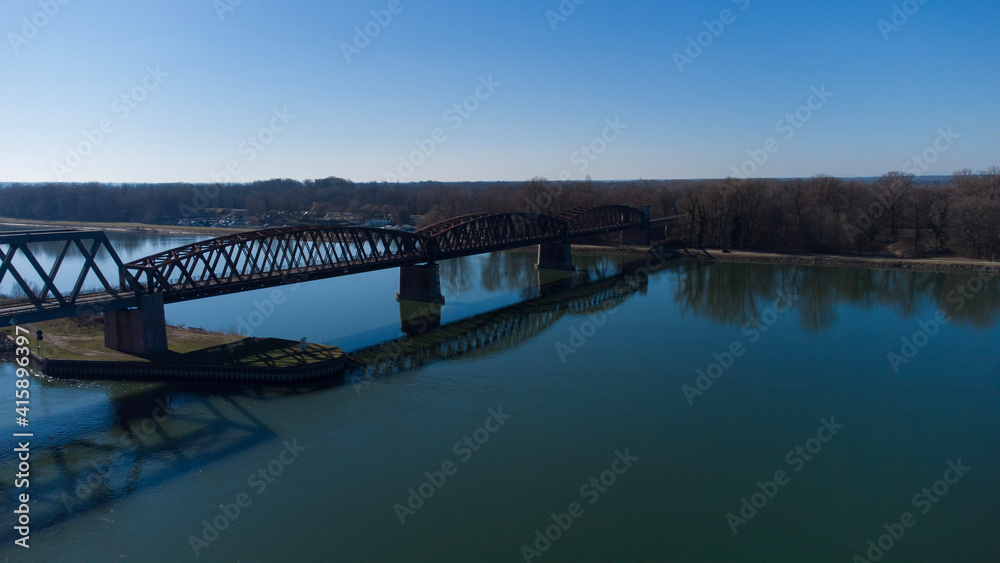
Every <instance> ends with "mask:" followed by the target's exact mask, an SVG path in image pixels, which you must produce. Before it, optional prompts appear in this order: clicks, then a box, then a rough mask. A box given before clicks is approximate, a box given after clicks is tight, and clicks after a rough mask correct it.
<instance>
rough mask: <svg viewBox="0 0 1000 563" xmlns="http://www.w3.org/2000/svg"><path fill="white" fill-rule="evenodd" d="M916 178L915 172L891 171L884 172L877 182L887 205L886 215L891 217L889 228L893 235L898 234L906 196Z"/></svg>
mask: <svg viewBox="0 0 1000 563" xmlns="http://www.w3.org/2000/svg"><path fill="white" fill-rule="evenodd" d="M914 179H915V177H914V175H913V174H906V173H904V172H889V173H887V174H883V175H882V177H881V178H879V179H878V180H877V181H876V182H875V189H876V192H877V193H878V196H879V198H880V199H881V200H882V204H883V205H884V206H885V211H886V216H887V217H888V219H889V230H890V232H891V233H892V236H893V237H895V236H897V235H898V231H897V227H898V224H899V219H900V218H901V216H902V213H903V207H904V205H905V202H906V196H907V194H908V193H909V192H910V190H911V189H912V188H913V184H914Z"/></svg>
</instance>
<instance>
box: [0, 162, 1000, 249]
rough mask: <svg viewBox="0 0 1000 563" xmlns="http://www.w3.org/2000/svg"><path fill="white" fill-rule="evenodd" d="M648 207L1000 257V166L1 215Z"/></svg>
mask: <svg viewBox="0 0 1000 563" xmlns="http://www.w3.org/2000/svg"><path fill="white" fill-rule="evenodd" d="M603 204H622V205H633V206H641V205H649V206H650V208H651V216H652V217H653V218H657V217H664V216H672V215H682V216H683V218H682V219H681V220H680V221H679V224H678V227H677V228H676V229H674V236H675V237H676V238H678V239H679V240H678V241H677V242H678V243H680V244H684V245H686V246H690V247H707V248H724V249H744V250H758V251H804V252H821V253H838V254H888V253H892V254H895V255H909V256H938V255H940V256H958V257H968V258H980V259H995V257H996V255H997V253H998V251H1000V166H995V167H992V168H990V169H989V170H985V171H980V172H973V171H971V170H961V171H959V172H957V173H955V174H954V175H953V176H952V177H951V179H950V181H948V182H944V183H940V184H925V183H920V182H918V179H917V178H916V177H914V176H913V175H911V174H906V173H902V172H889V173H887V174H884V175H883V176H881V177H879V178H874V179H871V180H849V179H840V178H835V177H832V176H825V175H820V176H814V177H812V178H803V179H780V180H779V179H754V178H751V179H735V178H727V179H723V180H634V181H615V182H596V181H590V180H587V181H572V182H562V181H549V180H547V179H545V178H539V177H536V178H533V179H531V180H527V181H524V182H448V183H444V182H418V183H405V184H404V183H386V182H380V183H355V182H352V181H350V180H345V179H341V178H333V177H331V178H324V179H318V180H307V181H304V182H302V181H296V180H288V179H274V180H267V181H258V182H253V183H246V184H185V183H175V184H98V183H88V184H57V183H53V184H11V185H6V186H5V187H3V188H2V189H0V216H3V217H8V218H16V219H27V220H39V221H45V220H64V221H87V222H136V223H153V224H176V223H177V222H178V221H179V220H182V219H185V218H192V217H204V216H212V215H214V214H220V213H227V212H232V211H235V210H240V211H242V212H243V213H244V214H245V216H246V218H247V223H248V225H262V224H265V223H268V221H273V220H274V218H275V217H274V216H275V214H277V213H298V214H301V213H302V212H306V211H308V212H309V215H308V217H310V218H316V217H323V216H325V215H326V214H327V213H336V212H349V213H353V214H355V215H356V216H357V217H362V218H374V217H387V218H390V219H391V220H392V221H393V222H395V223H397V224H402V223H406V222H409V221H411V220H412V218H414V217H416V218H417V223H418V225H426V224H430V223H433V222H436V221H438V220H441V219H445V218H448V217H454V216H457V215H462V214H465V213H474V212H482V211H505V212H527V213H542V214H553V215H555V214H558V213H561V212H562V211H565V210H567V209H571V208H574V207H579V206H587V205H603Z"/></svg>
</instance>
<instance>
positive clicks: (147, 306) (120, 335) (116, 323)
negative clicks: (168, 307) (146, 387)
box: [104, 294, 167, 356]
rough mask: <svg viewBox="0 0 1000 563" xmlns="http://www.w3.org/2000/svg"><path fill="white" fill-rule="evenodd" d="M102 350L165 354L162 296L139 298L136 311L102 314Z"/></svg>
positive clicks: (165, 323) (165, 327)
mask: <svg viewBox="0 0 1000 563" xmlns="http://www.w3.org/2000/svg"><path fill="white" fill-rule="evenodd" d="M104 347H105V348H110V349H112V350H118V351H120V352H125V353H128V354H139V355H143V356H151V355H156V354H163V353H164V352H166V351H167V320H166V316H165V314H164V311H163V296H162V295H159V294H155V295H142V296H140V297H139V307H138V308H137V309H125V310H120V311H108V312H106V313H104Z"/></svg>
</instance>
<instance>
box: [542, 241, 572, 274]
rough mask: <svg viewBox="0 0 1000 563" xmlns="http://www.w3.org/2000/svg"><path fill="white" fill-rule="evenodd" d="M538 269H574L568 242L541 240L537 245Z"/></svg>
mask: <svg viewBox="0 0 1000 563" xmlns="http://www.w3.org/2000/svg"><path fill="white" fill-rule="evenodd" d="M535 267H536V268H538V269H539V270H575V269H576V268H575V267H574V266H573V251H572V247H571V246H570V244H569V243H568V242H543V243H541V244H539V245H538V262H537V263H535Z"/></svg>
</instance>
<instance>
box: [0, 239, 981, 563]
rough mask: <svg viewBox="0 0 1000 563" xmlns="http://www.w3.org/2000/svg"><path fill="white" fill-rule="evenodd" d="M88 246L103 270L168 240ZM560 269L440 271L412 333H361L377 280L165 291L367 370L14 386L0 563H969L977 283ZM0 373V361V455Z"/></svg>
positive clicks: (366, 328)
mask: <svg viewBox="0 0 1000 563" xmlns="http://www.w3.org/2000/svg"><path fill="white" fill-rule="evenodd" d="M112 239H113V243H114V245H115V247H116V249H118V251H119V253H120V254H121V255H122V258H123V259H124V260H126V261H127V260H130V259H133V258H138V257H141V256H144V255H147V254H151V253H153V252H157V251H159V250H163V249H166V248H170V247H173V246H177V245H179V244H185V243H188V242H192V241H194V240H196V239H195V238H193V237H183V236H149V235H125V234H121V235H112ZM53 252H55V251H53ZM575 260H576V262H577V267H578V272H577V275H576V276H575V277H574V279H572V280H563V281H561V282H557V283H556V284H552V283H549V282H551V281H552V279H555V278H558V276H550V275H549V274H548V273H544V272H543V273H542V276H543V279H541V280H540V275H539V273H538V272H536V270H535V269H534V267H533V262H534V256H532V255H530V254H525V253H503V254H492V255H481V256H475V257H469V258H464V259H459V260H451V261H447V262H444V263H442V265H441V266H442V269H441V272H442V288H443V293H444V294H445V298H446V302H447V304H446V306H445V307H444V310H443V312H442V321H441V322H442V325H443V328H442V330H441V331H438V332H437V333H435V334H436V336H435V337H434V338H435V340H434V341H433V342H431V343H428V344H427V346H426V347H425V350H424V352H413V351H412V350H411V349H410V348H405V347H400V346H394V345H382V346H380V343H383V342H385V341H388V340H392V339H399V338H400V337H403V334H402V333H401V331H400V328H401V327H400V317H401V312H400V308H399V305H398V304H397V303H396V301H395V299H394V292H395V291H396V290H397V284H398V274H397V271H396V270H386V271H379V272H373V273H368V274H362V275H355V276H348V277H343V278H334V279H329V280H322V281H316V282H309V283H306V284H301V285H298V286H288V287H283V288H280V289H277V290H261V291H257V292H251V293H242V294H237V295H229V296H222V297H216V298H211V299H205V300H200V301H192V302H187V303H181V304H176V305H169V306H167V309H166V313H167V320H168V322H170V323H172V324H184V325H187V326H193V327H202V328H205V329H208V330H239V331H241V332H243V333H246V334H252V335H254V336H273V337H280V338H287V339H294V340H297V339H299V338H301V337H307V338H308V339H309V340H310V341H313V342H324V343H328V344H332V345H336V346H340V347H342V348H344V349H345V350H348V351H354V350H357V349H360V348H366V347H368V348H369V350H376V351H377V350H383V351H385V354H383V356H385V357H390V360H391V361H388V362H383V364H380V365H379V367H377V369H369V370H358V371H353V372H351V373H349V374H348V375H347V376H345V379H344V381H342V382H333V383H331V384H330V385H327V386H323V387H320V388H305V389H290V390H289V389H249V390H248V389H239V388H230V389H218V388H208V387H205V388H200V387H196V386H179V385H167V384H156V385H148V384H143V385H140V384H132V383H121V382H118V383H112V382H71V381H58V380H52V379H49V378H47V377H45V376H44V375H37V376H35V377H34V378H33V379H32V384H31V416H30V428H29V430H30V431H31V432H33V434H34V436H33V437H32V438H31V439H30V455H31V459H30V461H31V469H30V485H31V486H30V489H29V490H30V494H31V503H30V545H31V549H30V551H29V550H25V549H23V548H20V547H16V546H15V545H14V543H13V542H14V540H15V539H16V538H17V537H18V535H17V532H15V531H14V529H13V524H12V523H13V522H14V518H15V514H14V510H15V509H17V508H18V503H17V502H16V499H15V489H14V486H13V485H14V478H15V474H16V473H17V472H18V470H17V466H16V459H15V458H14V454H13V453H8V454H5V455H4V457H3V462H2V464H0V475H3V476H4V477H3V479H2V482H3V485H2V488H3V491H2V494H0V510H2V512H3V514H4V516H3V518H4V522H7V525H5V526H4V530H5V531H4V532H3V534H2V535H3V538H4V541H3V544H2V547H0V556H2V557H5V558H9V560H10V561H111V560H122V559H127V560H131V561H188V560H195V559H202V560H208V561H288V560H295V561H395V560H406V561H416V560H420V561H424V560H426V561H477V560H482V561H524V560H530V561H537V560H542V561H636V560H648V561H680V562H686V561H761V562H764V561H767V562H774V561H810V562H824V561H844V562H848V561H859V560H868V561H874V560H876V559H881V560H885V561H935V562H936V561H996V560H997V559H998V556H1000V536H998V535H997V534H996V529H997V528H998V526H1000V494H998V493H1000V471H998V469H1000V448H998V444H1000V382H998V379H997V371H998V367H1000V350H998V347H997V338H998V335H1000V332H998V328H1000V327H998V325H1000V281H998V280H997V279H991V278H989V277H987V276H984V275H976V274H951V273H927V272H910V271H885V270H867V269H850V268H825V267H803V266H789V265H751V264H727V263H712V264H706V263H698V262H687V261H671V262H667V263H665V264H662V265H661V264H658V262H651V263H652V264H653V265H654V266H656V267H654V268H652V271H650V272H649V273H648V276H645V275H643V274H645V273H646V270H645V269H640V270H638V271H635V269H634V265H632V266H631V267H629V266H628V265H626V263H627V262H628V261H629V260H630V259H627V258H624V257H619V256H577V257H575ZM67 267H68V266H67ZM622 268H625V271H626V272H628V273H629V275H627V276H625V277H624V278H623V277H621V276H618V272H619V271H620V270H621V269H622ZM616 276H618V277H616ZM406 341H407V339H406V338H405V337H404V341H403V342H404V343H406ZM397 343H398V341H397ZM411 344H412V343H411ZM372 347H374V348H372ZM417 360H419V361H417ZM16 379H17V378H16V374H15V369H14V366H13V365H11V364H3V365H0V381H2V383H0V397H2V402H3V404H6V405H9V409H10V410H9V411H8V417H9V418H8V422H7V423H6V425H7V428H8V432H6V433H5V435H4V438H3V440H2V442H3V443H2V444H0V447H2V448H3V449H4V451H5V452H13V451H14V449H15V448H16V447H17V446H18V442H17V440H16V439H15V438H13V437H12V433H13V432H18V431H23V430H24V429H19V428H18V427H17V426H15V424H14V420H15V413H14V412H13V411H14V391H15V380H16ZM22 440H23V439H22ZM21 491H22V492H23V490H21Z"/></svg>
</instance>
